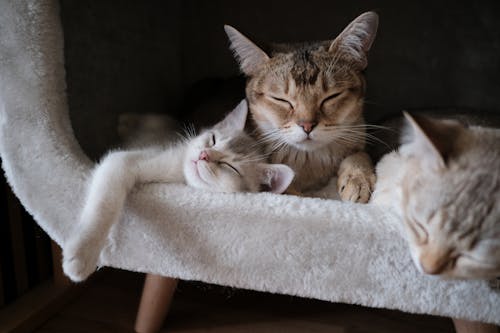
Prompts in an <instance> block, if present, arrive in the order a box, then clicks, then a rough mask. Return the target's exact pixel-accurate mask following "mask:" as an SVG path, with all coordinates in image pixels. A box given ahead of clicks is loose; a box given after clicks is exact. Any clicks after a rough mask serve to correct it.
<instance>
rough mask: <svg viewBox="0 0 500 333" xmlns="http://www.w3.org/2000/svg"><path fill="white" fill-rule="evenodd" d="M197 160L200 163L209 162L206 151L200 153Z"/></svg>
mask: <svg viewBox="0 0 500 333" xmlns="http://www.w3.org/2000/svg"><path fill="white" fill-rule="evenodd" d="M198 160H200V161H207V162H208V161H209V157H208V153H207V152H206V151H202V152H201V153H200V156H199V157H198Z"/></svg>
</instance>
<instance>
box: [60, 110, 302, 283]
mask: <svg viewBox="0 0 500 333" xmlns="http://www.w3.org/2000/svg"><path fill="white" fill-rule="evenodd" d="M246 118H247V104H246V102H245V101H243V102H241V103H240V104H239V105H238V106H237V107H236V109H235V110H233V111H232V112H231V113H229V115H227V116H226V118H225V119H224V120H223V121H221V122H219V123H218V124H217V125H215V126H214V127H212V128H210V129H208V130H206V131H204V132H203V133H201V134H200V135H198V136H196V137H191V138H187V139H186V140H185V141H182V142H178V143H177V144H173V145H171V146H169V147H167V148H164V149H159V148H149V149H148V148H141V149H135V150H129V151H114V152H111V153H109V154H108V155H107V156H106V157H105V158H104V159H103V160H102V162H101V163H100V164H98V165H97V166H96V168H95V170H94V173H93V175H92V177H91V179H90V183H89V188H88V193H87V197H86V202H85V204H84V207H83V211H82V213H81V216H80V221H79V224H78V226H77V228H76V231H75V232H74V233H73V235H72V237H71V238H70V239H68V241H67V243H66V244H65V246H64V249H63V256H64V259H63V268H64V272H65V273H66V274H67V275H68V276H69V277H70V278H71V279H72V280H74V281H81V280H84V279H85V278H87V276H89V275H90V274H91V273H92V272H94V270H95V269H96V266H97V264H98V261H99V256H100V253H101V250H102V248H103V246H104V245H105V243H106V240H107V238H108V234H109V231H110V229H111V227H112V226H113V225H114V224H115V223H117V222H118V220H119V217H120V215H121V212H122V209H123V206H124V204H125V200H126V198H127V195H128V194H129V193H130V191H131V190H132V188H133V187H134V186H135V185H137V184H141V183H150V182H177V183H185V184H188V185H190V186H192V187H195V188H200V189H204V190H206V191H215V192H243V191H245V192H259V191H261V190H266V191H271V192H274V193H282V192H283V191H285V190H286V188H287V187H288V185H290V183H291V182H292V179H293V176H294V174H293V171H292V170H291V169H290V168H289V167H288V166H286V165H279V164H268V163H267V162H265V155H262V154H261V152H260V151H259V150H258V149H257V144H256V142H255V140H253V139H252V138H251V137H250V136H248V135H246V134H245V132H244V127H245V120H246Z"/></svg>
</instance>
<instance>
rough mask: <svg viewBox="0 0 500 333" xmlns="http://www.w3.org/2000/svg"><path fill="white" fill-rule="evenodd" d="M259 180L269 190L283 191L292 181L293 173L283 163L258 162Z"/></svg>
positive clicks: (274, 191)
mask: <svg viewBox="0 0 500 333" xmlns="http://www.w3.org/2000/svg"><path fill="white" fill-rule="evenodd" d="M257 169H258V171H259V176H260V182H261V184H262V185H264V186H265V187H266V188H267V190H268V191H269V192H273V193H283V192H285V191H286V189H287V188H288V186H290V184H291V183H292V180H293V177H295V173H294V172H293V170H292V169H291V168H290V167H289V166H287V165H284V164H259V165H258V167H257Z"/></svg>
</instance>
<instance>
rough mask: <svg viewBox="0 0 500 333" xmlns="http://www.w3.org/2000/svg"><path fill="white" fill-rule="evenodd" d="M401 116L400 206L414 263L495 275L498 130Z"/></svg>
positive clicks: (499, 233)
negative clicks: (403, 167) (402, 170)
mask: <svg viewBox="0 0 500 333" xmlns="http://www.w3.org/2000/svg"><path fill="white" fill-rule="evenodd" d="M406 116H407V120H408V123H409V126H408V135H407V138H408V142H407V143H406V144H404V145H403V146H402V147H401V149H400V153H401V155H402V156H403V157H404V158H405V160H406V161H405V165H406V170H405V176H404V178H403V182H402V211H403V215H404V220H405V226H406V230H407V236H408V237H407V238H408V241H409V243H410V249H411V253H412V257H413V260H414V261H415V263H416V265H417V267H418V268H419V269H420V270H421V271H423V272H425V273H428V274H435V275H442V276H449V277H458V278H490V277H495V276H500V130H494V129H487V128H480V127H470V128H466V127H464V126H463V125H461V124H460V123H458V122H456V121H451V120H433V119H429V118H424V117H416V116H415V117H411V116H409V115H406Z"/></svg>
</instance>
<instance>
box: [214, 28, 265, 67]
mask: <svg viewBox="0 0 500 333" xmlns="http://www.w3.org/2000/svg"><path fill="white" fill-rule="evenodd" d="M224 30H225V31H226V34H227V37H228V38H229V41H230V42H231V50H232V51H233V52H234V55H235V57H236V59H237V60H238V63H239V64H240V68H241V71H242V72H243V73H244V74H245V75H247V76H252V75H253V74H255V73H256V72H257V70H258V69H259V68H260V66H262V65H263V64H264V63H266V62H267V61H268V60H269V56H268V55H267V54H266V52H264V51H263V50H262V49H261V48H260V47H258V46H257V45H255V44H254V43H253V42H252V41H251V40H250V39H248V38H247V37H245V36H244V35H243V34H242V33H241V32H239V31H238V30H236V29H235V28H233V27H232V26H230V25H225V26H224Z"/></svg>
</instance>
